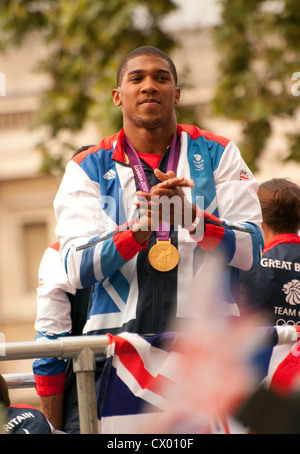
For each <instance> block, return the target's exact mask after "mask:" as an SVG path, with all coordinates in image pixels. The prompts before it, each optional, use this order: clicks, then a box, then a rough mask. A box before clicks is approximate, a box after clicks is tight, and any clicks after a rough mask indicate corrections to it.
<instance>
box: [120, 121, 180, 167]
mask: <svg viewBox="0 0 300 454" xmlns="http://www.w3.org/2000/svg"><path fill="white" fill-rule="evenodd" d="M181 132H182V126H181V125H179V124H178V125H177V133H178V134H179V136H181ZM114 142H116V145H115V148H114V151H113V154H112V159H114V160H116V161H119V162H122V163H124V164H129V159H128V156H127V154H126V153H125V151H124V143H125V132H124V128H122V129H121V130H120V131H119V132H118V133H117V134H116V135H115V136H114Z"/></svg>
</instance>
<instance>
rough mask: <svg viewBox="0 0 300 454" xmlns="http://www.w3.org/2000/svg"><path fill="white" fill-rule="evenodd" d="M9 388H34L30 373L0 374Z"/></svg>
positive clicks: (32, 377) (32, 376)
mask: <svg viewBox="0 0 300 454" xmlns="http://www.w3.org/2000/svg"><path fill="white" fill-rule="evenodd" d="M2 377H3V378H4V380H5V381H6V383H7V386H8V388H9V389H21V388H34V387H35V380H34V375H33V374H32V373H27V374H26V373H19V374H18V373H16V374H2Z"/></svg>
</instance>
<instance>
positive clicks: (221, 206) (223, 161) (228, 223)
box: [191, 142, 263, 271]
mask: <svg viewBox="0 0 300 454" xmlns="http://www.w3.org/2000/svg"><path fill="white" fill-rule="evenodd" d="M214 181H215V187H216V200H217V207H218V216H215V215H213V214H211V213H208V212H206V211H205V212H202V213H201V212H200V211H199V213H200V214H199V216H202V219H201V222H202V226H203V228H202V231H201V229H199V231H198V232H196V235H191V236H192V238H193V239H194V240H195V241H197V243H198V245H199V247H200V248H202V249H203V250H204V251H207V252H210V253H213V254H222V256H223V257H224V260H225V262H226V263H227V264H229V265H230V266H232V267H235V268H239V269H242V270H245V271H247V270H251V269H254V268H256V267H257V266H258V265H259V263H260V258H261V254H262V250H263V230H262V227H261V222H262V214H261V207H260V203H259V199H258V197H257V190H258V182H257V181H256V179H255V178H254V176H253V175H252V173H251V171H250V170H249V168H248V167H247V165H246V164H245V162H244V161H243V159H242V157H241V155H240V152H239V150H238V148H237V147H236V145H235V144H234V143H233V142H229V144H228V145H227V146H226V147H225V149H224V152H223V154H222V156H221V158H220V161H219V163H218V165H217V166H216V169H215V171H214Z"/></svg>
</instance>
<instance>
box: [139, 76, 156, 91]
mask: <svg viewBox="0 0 300 454" xmlns="http://www.w3.org/2000/svg"><path fill="white" fill-rule="evenodd" d="M156 91H157V85H156V83H155V80H153V78H152V77H146V78H145V79H144V80H143V84H142V87H141V92H142V93H154V92H156Z"/></svg>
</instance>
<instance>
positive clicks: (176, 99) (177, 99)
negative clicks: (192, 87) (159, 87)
mask: <svg viewBox="0 0 300 454" xmlns="http://www.w3.org/2000/svg"><path fill="white" fill-rule="evenodd" d="M179 101H180V88H179V87H176V92H175V103H174V104H175V106H177V105H178V104H179Z"/></svg>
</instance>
